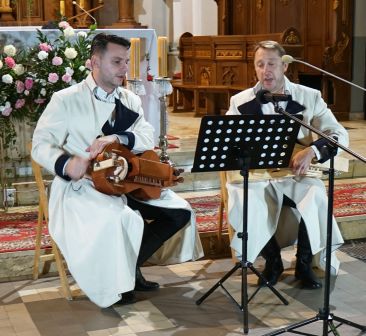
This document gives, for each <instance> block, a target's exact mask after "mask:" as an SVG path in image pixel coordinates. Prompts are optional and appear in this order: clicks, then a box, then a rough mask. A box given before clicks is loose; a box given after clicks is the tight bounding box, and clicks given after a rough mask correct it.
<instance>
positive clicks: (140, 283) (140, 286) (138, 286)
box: [135, 267, 160, 292]
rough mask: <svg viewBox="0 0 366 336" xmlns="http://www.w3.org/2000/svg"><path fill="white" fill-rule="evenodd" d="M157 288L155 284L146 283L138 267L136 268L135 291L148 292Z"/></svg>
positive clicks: (151, 282)
mask: <svg viewBox="0 0 366 336" xmlns="http://www.w3.org/2000/svg"><path fill="white" fill-rule="evenodd" d="M159 286H160V285H159V284H158V283H157V282H153V281H147V280H146V279H145V278H144V276H143V275H142V273H141V270H140V267H136V281H135V291H140V292H150V291H154V290H157V289H158V288H159Z"/></svg>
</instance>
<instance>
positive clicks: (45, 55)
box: [38, 50, 48, 61]
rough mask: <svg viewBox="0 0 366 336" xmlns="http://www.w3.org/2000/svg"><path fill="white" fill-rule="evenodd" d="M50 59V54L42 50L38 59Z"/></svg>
mask: <svg viewBox="0 0 366 336" xmlns="http://www.w3.org/2000/svg"><path fill="white" fill-rule="evenodd" d="M47 57H48V52H46V51H43V50H41V51H40V52H39V53H38V58H39V59H40V60H41V61H43V60H44V59H46V58H47Z"/></svg>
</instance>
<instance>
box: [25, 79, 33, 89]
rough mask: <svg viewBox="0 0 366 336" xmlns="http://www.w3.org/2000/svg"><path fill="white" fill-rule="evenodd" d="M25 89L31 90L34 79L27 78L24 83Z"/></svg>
mask: <svg viewBox="0 0 366 336" xmlns="http://www.w3.org/2000/svg"><path fill="white" fill-rule="evenodd" d="M24 84H25V88H26V89H27V90H30V89H31V88H32V87H33V79H32V78H26V79H25V81H24Z"/></svg>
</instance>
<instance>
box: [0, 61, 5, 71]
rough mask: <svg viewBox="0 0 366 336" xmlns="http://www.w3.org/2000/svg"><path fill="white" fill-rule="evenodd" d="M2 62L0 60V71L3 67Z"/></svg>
mask: <svg viewBox="0 0 366 336" xmlns="http://www.w3.org/2000/svg"><path fill="white" fill-rule="evenodd" d="M3 65H4V64H3V61H2V60H0V69H1V68H2V67H3Z"/></svg>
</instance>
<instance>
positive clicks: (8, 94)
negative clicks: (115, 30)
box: [0, 21, 95, 147]
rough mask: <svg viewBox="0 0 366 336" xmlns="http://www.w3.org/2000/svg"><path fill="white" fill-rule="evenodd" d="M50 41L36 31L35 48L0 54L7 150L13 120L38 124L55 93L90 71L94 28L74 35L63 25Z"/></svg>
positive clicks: (1, 124)
mask: <svg viewBox="0 0 366 336" xmlns="http://www.w3.org/2000/svg"><path fill="white" fill-rule="evenodd" d="M58 27H59V30H60V32H59V35H58V37H57V38H56V39H55V40H54V41H50V40H49V38H48V37H47V35H46V34H44V33H43V32H42V31H40V30H37V38H38V43H37V45H35V46H33V47H32V48H30V49H29V50H23V51H17V50H16V48H15V47H14V46H12V45H7V46H5V47H4V50H3V53H2V54H0V134H1V135H2V138H3V140H4V145H5V147H7V146H8V145H9V144H10V142H11V141H12V139H13V138H14V134H15V133H14V125H13V121H14V120H24V119H25V120H29V121H37V120H38V118H39V117H40V115H41V114H42V112H43V110H44V109H45V107H46V106H47V104H48V102H49V101H50V99H51V96H52V94H53V93H54V92H56V91H59V90H61V89H64V88H66V87H68V86H70V85H73V84H75V83H78V82H80V81H81V80H83V79H84V78H85V77H86V76H87V75H88V73H89V72H90V60H89V51H90V44H91V36H92V35H93V34H94V30H95V27H91V28H90V29H89V31H88V32H85V31H80V32H78V33H75V31H74V29H73V28H72V27H71V26H70V25H69V24H68V23H67V22H66V21H61V22H60V23H59V24H58Z"/></svg>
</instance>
